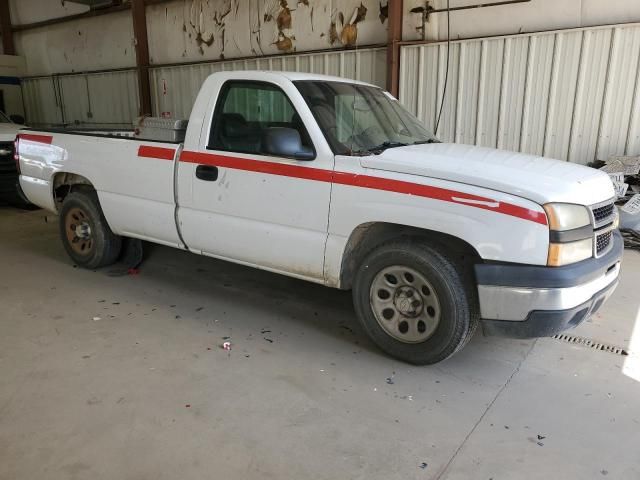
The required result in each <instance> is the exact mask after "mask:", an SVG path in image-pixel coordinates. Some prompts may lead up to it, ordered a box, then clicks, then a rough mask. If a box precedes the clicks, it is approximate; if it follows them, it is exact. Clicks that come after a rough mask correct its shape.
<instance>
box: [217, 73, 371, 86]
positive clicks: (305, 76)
mask: <svg viewBox="0 0 640 480" xmlns="http://www.w3.org/2000/svg"><path fill="white" fill-rule="evenodd" d="M256 73H260V74H261V75H264V76H265V77H269V76H270V75H278V76H281V77H285V78H287V79H288V80H291V81H292V82H295V81H304V80H307V81H313V80H314V81H324V82H347V83H355V84H358V85H367V86H370V87H376V85H372V84H370V83H366V82H361V81H360V80H352V79H350V78H343V77H336V76H333V75H320V74H317V73H302V72H283V71H279V70H275V71H274V70H226V71H224V72H215V73H213V74H211V76H212V77H216V76H221V75H224V76H226V77H229V76H235V75H237V76H242V75H243V74H250V75H254V74H256ZM376 88H378V87H376Z"/></svg>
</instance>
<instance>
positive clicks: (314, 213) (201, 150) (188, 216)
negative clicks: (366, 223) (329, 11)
mask: <svg viewBox="0 0 640 480" xmlns="http://www.w3.org/2000/svg"><path fill="white" fill-rule="evenodd" d="M266 75H268V74H266ZM262 76H263V77H264V76H265V74H263V75H262ZM258 78H259V77H258ZM286 90H288V91H286ZM218 91H219V92H220V93H219V95H218V97H217V101H216V102H215V108H212V109H211V110H213V112H214V113H213V118H212V119H211V121H210V122H208V120H207V119H205V122H204V123H205V125H210V128H208V129H207V128H203V132H202V134H201V140H200V145H199V146H198V148H197V150H196V151H190V150H189V149H188V148H187V147H188V145H187V146H186V147H185V151H184V152H183V153H182V155H181V159H180V166H179V179H178V189H179V192H180V193H179V194H178V203H179V219H180V228H181V232H182V236H183V239H184V242H185V243H186V245H187V246H188V247H189V248H190V249H191V250H194V251H196V252H201V253H203V254H206V255H212V256H215V257H219V258H224V259H229V260H233V261H236V262H240V263H245V264H250V265H254V266H258V267H261V268H265V269H268V270H273V271H278V272H282V273H288V274H290V275H293V276H298V277H302V278H306V279H309V280H315V281H322V280H323V264H324V248H325V242H326V239H327V223H328V214H329V199H330V194H331V176H332V171H333V155H332V154H330V153H329V152H330V150H329V149H328V146H327V145H320V146H319V145H318V144H317V140H318V139H319V138H321V134H319V132H317V131H314V132H312V133H313V134H314V136H315V138H314V137H313V136H312V135H310V134H309V129H308V128H307V126H305V122H304V121H303V120H302V119H303V118H306V119H307V125H309V123H310V119H311V118H312V117H311V113H310V112H309V111H308V107H307V106H306V104H305V103H304V100H303V99H302V97H301V96H300V94H299V93H298V92H297V90H296V89H295V87H294V86H293V85H292V84H291V82H281V83H280V85H278V83H277V82H265V81H257V80H252V81H237V80H228V81H226V82H224V83H223V84H222V85H221V86H220V88H219V90H218ZM301 110H303V111H301ZM311 122H312V121H311ZM311 126H312V127H313V128H315V129H316V130H317V126H316V125H315V123H312V125H311ZM277 127H280V128H282V127H285V128H290V129H295V130H297V131H298V133H299V135H300V138H301V141H302V144H303V145H304V146H306V147H308V148H311V149H313V151H314V153H315V155H314V158H313V159H309V160H295V159H291V158H283V157H278V156H274V155H269V154H266V153H264V149H263V148H262V143H263V142H262V139H263V138H264V135H265V132H266V131H267V130H269V129H273V128H277ZM207 130H208V131H207ZM187 186H189V188H188V190H187V191H185V187H187ZM183 192H184V194H183Z"/></svg>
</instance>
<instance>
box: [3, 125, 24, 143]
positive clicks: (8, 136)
mask: <svg viewBox="0 0 640 480" xmlns="http://www.w3.org/2000/svg"><path fill="white" fill-rule="evenodd" d="M21 128H24V127H23V126H22V125H16V124H15V123H0V142H13V140H14V139H15V138H16V135H17V134H18V131H19V130H20V129H21Z"/></svg>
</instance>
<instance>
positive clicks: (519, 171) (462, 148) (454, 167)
mask: <svg viewBox="0 0 640 480" xmlns="http://www.w3.org/2000/svg"><path fill="white" fill-rule="evenodd" d="M360 161H361V164H362V166H363V167H365V168H373V169H377V170H385V171H389V172H398V173H406V174H411V175H419V176H422V177H431V178H438V179H442V180H449V181H452V182H458V183H466V184H468V185H474V186H477V187H483V188H488V189H491V190H497V191H500V192H504V193H509V194H511V195H517V196H519V197H523V198H526V199H528V200H532V201H534V202H536V203H538V204H540V205H543V204H545V203H548V202H566V203H577V204H581V205H593V204H595V203H599V202H604V201H606V200H609V199H611V198H613V197H614V196H615V192H614V189H613V184H612V183H611V180H610V178H609V176H608V175H607V174H606V173H603V172H601V171H599V170H596V169H594V168H590V167H585V166H583V165H577V164H575V163H569V162H563V161H560V160H552V159H549V158H544V157H539V156H536V155H527V154H524V153H516V152H509V151H505V150H496V149H493V148H485V147H476V146H472V145H460V144H452V143H432V144H425V145H411V146H407V147H397V148H389V149H387V150H385V151H384V152H383V153H381V154H380V155H372V156H368V157H362V158H361V159H360Z"/></svg>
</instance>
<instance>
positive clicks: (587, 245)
mask: <svg viewBox="0 0 640 480" xmlns="http://www.w3.org/2000/svg"><path fill="white" fill-rule="evenodd" d="M592 256H593V238H585V239H584V240H578V241H576V242H569V243H551V244H549V257H548V260H547V265H548V266H550V267H560V266H562V265H568V264H570V263H576V262H579V261H581V260H585V259H587V258H591V257H592Z"/></svg>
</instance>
